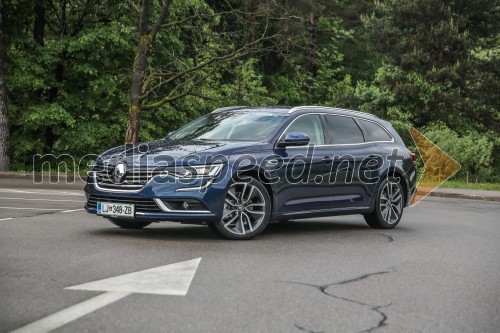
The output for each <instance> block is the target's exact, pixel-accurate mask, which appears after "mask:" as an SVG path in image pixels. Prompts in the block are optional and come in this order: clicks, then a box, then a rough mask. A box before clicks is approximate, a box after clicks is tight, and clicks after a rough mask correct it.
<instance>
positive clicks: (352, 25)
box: [2, 0, 500, 181]
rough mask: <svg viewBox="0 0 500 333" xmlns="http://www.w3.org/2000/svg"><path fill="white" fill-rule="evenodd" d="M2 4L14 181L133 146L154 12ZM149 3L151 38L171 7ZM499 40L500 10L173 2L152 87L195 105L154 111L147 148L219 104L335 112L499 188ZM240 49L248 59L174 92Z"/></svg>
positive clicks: (47, 0)
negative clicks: (38, 159)
mask: <svg viewBox="0 0 500 333" xmlns="http://www.w3.org/2000/svg"><path fill="white" fill-rule="evenodd" d="M2 3H3V4H2V5H3V8H2V14H3V33H4V44H5V61H6V73H7V91H8V106H9V122H10V133H11V135H10V159H11V169H13V170H29V169H30V168H31V163H32V158H33V156H34V155H35V154H47V153H51V154H55V155H59V154H71V155H73V156H75V157H76V158H78V157H79V156H83V155H85V154H91V153H98V152H100V151H102V150H104V149H107V148H110V147H112V146H116V145H119V144H123V143H124V138H125V131H126V128H127V119H128V114H129V109H130V102H131V101H130V86H131V79H132V72H133V68H132V67H133V65H134V59H135V57H136V56H137V45H138V43H139V42H140V38H143V36H142V37H141V36H139V19H140V11H141V8H142V5H143V3H142V1H139V0H128V1H124V0H105V1H103V0H37V1H35V0H4V1H2ZM151 3H152V6H151V25H152V24H154V21H155V20H156V18H157V17H158V15H160V12H161V10H162V6H163V5H164V2H163V1H162V0H152V1H151ZM260 36H271V37H272V38H260ZM259 38H260V39H259ZM499 38H500V2H499V1H498V0H454V1H452V0H353V1H348V0H323V1H321V0H172V1H171V4H170V10H169V16H168V17H167V18H166V20H165V22H164V24H163V25H162V27H161V29H160V30H159V31H158V34H157V37H156V39H155V44H154V45H153V47H152V50H151V53H150V55H149V56H148V61H147V70H146V73H145V79H144V82H143V83H144V88H143V89H144V92H145V93H146V92H148V91H150V92H148V93H147V99H149V100H153V101H154V100H161V97H162V96H166V95H168V94H170V93H172V95H175V92H177V91H182V92H186V93H185V94H182V96H181V95H179V96H180V97H179V98H175V99H172V100H169V101H168V102H166V103H164V104H161V105H158V106H157V107H152V108H149V109H144V110H142V111H141V116H140V133H139V139H140V141H148V140H153V139H158V138H161V137H163V136H165V134H166V133H168V132H169V131H172V130H174V129H176V128H178V127H179V126H181V125H183V124H185V123H186V122H188V121H190V120H192V119H194V118H196V117H198V116H200V115H203V114H206V113H208V112H210V111H212V110H213V109H215V108H217V107H222V106H228V105H252V106H254V105H255V106H259V105H287V106H294V105H325V106H336V107H342V108H350V109H355V110H360V111H364V112H369V113H373V114H376V115H377V116H379V117H382V118H385V119H387V120H390V121H391V122H393V124H394V126H395V128H397V130H398V131H399V132H400V133H401V135H402V137H403V138H404V140H405V141H406V142H407V144H408V145H409V146H412V145H413V144H412V141H411V138H410V136H409V133H408V127H409V126H414V127H416V128H417V129H419V130H421V131H422V132H423V133H424V134H426V135H428V137H429V138H430V139H431V140H432V141H433V142H435V143H436V144H438V145H439V146H440V147H441V148H442V149H443V150H445V151H447V152H449V153H450V155H451V156H453V157H454V158H455V159H456V160H457V161H458V162H460V163H461V164H462V166H463V167H462V170H461V171H460V174H459V175H457V177H459V178H464V177H465V174H466V173H468V174H469V175H468V177H469V178H470V179H473V180H475V179H478V180H479V181H498V179H499V178H498V176H497V175H498V174H499V173H500V162H499V159H498V157H497V156H498V155H499V154H498V153H499V152H500V139H499V135H498V134H499V132H500V126H499V124H500V93H499V92H500V43H499ZM254 42H255V43H254ZM252 43H253V44H252ZM240 45H247V46H248V45H251V47H250V48H247V49H245V50H246V51H250V52H240V53H238V56H235V57H231V58H229V59H226V60H224V62H221V63H216V64H210V66H207V67H204V68H203V69H202V70H201V71H200V72H199V73H197V74H196V75H197V76H194V79H193V80H191V81H188V80H186V81H183V82H178V81H175V80H172V82H166V83H164V84H163V83H162V82H165V81H166V80H168V78H169V77H173V76H174V75H175V73H178V72H179V71H182V70H185V69H186V68H191V67H195V66H197V65H199V64H200V62H203V61H206V60H207V59H211V58H213V57H217V56H220V55H221V54H231V52H234V50H238V47H239V46H240ZM196 78H203V80H198V79H196ZM155 87H161V89H160V88H158V89H155ZM151 103H152V102H151ZM151 103H150V104H151ZM153 104H154V103H153ZM153 104H151V105H153Z"/></svg>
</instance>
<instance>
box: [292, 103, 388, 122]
mask: <svg viewBox="0 0 500 333" xmlns="http://www.w3.org/2000/svg"><path fill="white" fill-rule="evenodd" d="M309 109H311V110H318V109H319V110H324V111H327V113H329V112H328V111H331V112H336V111H340V112H349V113H354V114H362V115H365V116H368V117H373V118H377V119H380V118H379V117H377V116H376V115H374V114H371V113H367V112H362V111H355V110H349V109H342V108H333V107H328V106H317V105H310V106H307V105H306V106H296V107H294V108H291V109H290V110H288V113H294V112H297V111H304V110H309ZM346 116H349V115H346Z"/></svg>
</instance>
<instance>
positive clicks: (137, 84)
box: [125, 0, 153, 144]
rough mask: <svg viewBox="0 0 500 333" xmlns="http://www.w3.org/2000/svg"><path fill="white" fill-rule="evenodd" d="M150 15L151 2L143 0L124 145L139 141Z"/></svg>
mask: <svg viewBox="0 0 500 333" xmlns="http://www.w3.org/2000/svg"><path fill="white" fill-rule="evenodd" d="M150 15H151V0H143V2H142V12H141V17H140V22H139V46H138V50H137V55H136V57H135V60H134V67H133V72H132V85H131V88H130V109H129V112H128V122H127V132H126V134H125V143H126V144H130V143H132V144H136V143H137V141H138V139H139V130H140V121H141V109H142V100H141V95H142V88H143V86H144V75H145V73H146V67H147V56H148V52H149V49H150V48H151V43H152V42H153V36H152V35H151V34H150V33H149V17H150Z"/></svg>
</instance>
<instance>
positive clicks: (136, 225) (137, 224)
mask: <svg viewBox="0 0 500 333" xmlns="http://www.w3.org/2000/svg"><path fill="white" fill-rule="evenodd" d="M108 220H109V222H111V223H113V224H114V225H116V226H118V227H120V228H123V229H142V228H144V227H147V226H148V225H150V224H151V223H152V222H143V221H136V220H120V219H111V218H110V219H108Z"/></svg>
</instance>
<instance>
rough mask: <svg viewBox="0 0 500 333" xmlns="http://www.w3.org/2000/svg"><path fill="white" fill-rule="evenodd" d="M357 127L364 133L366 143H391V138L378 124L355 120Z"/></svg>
mask: <svg viewBox="0 0 500 333" xmlns="http://www.w3.org/2000/svg"><path fill="white" fill-rule="evenodd" d="M357 121H358V123H359V126H361V128H362V129H363V131H364V132H365V140H366V141H367V142H368V141H392V137H391V136H390V135H389V134H388V133H387V132H386V131H385V130H384V129H383V128H382V127H381V126H380V125H378V124H376V123H373V122H371V121H366V120H361V119H358V120H357Z"/></svg>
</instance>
